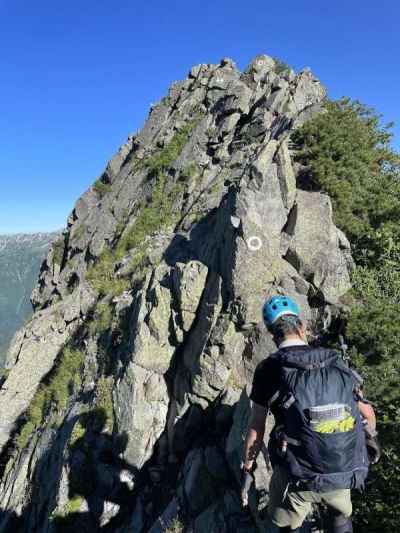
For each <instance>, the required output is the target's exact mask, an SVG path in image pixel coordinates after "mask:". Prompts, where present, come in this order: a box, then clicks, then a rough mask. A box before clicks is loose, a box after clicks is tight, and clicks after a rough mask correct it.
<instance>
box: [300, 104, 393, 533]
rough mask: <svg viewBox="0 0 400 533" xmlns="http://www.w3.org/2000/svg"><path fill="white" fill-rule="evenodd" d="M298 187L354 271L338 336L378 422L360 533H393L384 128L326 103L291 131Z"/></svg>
mask: <svg viewBox="0 0 400 533" xmlns="http://www.w3.org/2000/svg"><path fill="white" fill-rule="evenodd" d="M293 140H294V141H295V144H296V145H297V149H298V153H297V160H298V161H299V162H300V163H302V164H303V165H305V166H306V171H305V173H304V175H303V176H302V179H301V182H300V185H301V186H302V187H304V188H307V189H311V190H322V191H324V192H326V193H328V194H329V195H330V196H331V198H332V200H333V206H334V216H335V220H336V223H337V224H338V225H339V227H341V228H342V229H343V230H344V231H345V232H346V233H347V235H348V237H349V238H350V242H351V246H352V251H353V255H354V257H355V259H356V262H357V268H356V270H355V271H354V272H353V274H352V277H353V291H352V300H353V303H352V307H351V309H350V311H349V313H348V316H347V317H346V318H347V327H346V334H347V340H348V342H349V344H350V346H351V352H350V353H351V357H352V361H353V363H354V364H355V365H356V367H357V369H358V371H360V372H361V373H362V375H363V376H364V377H365V378H366V394H367V396H368V397H369V399H370V400H371V401H373V402H374V404H375V405H376V409H377V414H378V431H379V434H380V440H381V441H382V444H383V445H384V452H383V459H382V461H381V462H380V464H379V465H377V466H374V467H372V468H371V473H370V477H371V480H372V483H371V484H370V485H369V486H368V490H367V492H366V494H365V496H363V497H359V498H357V499H356V502H355V503H356V505H355V520H356V524H357V527H359V530H360V531H363V532H364V533H375V532H376V531H380V532H382V533H389V532H393V531H396V530H397V529H398V517H399V515H400V503H399V500H398V494H399V491H400V452H399V448H398V427H399V423H400V321H399V318H398V317H399V316H400V160H399V155H398V154H397V153H396V152H395V151H394V150H393V149H392V148H391V145H390V140H391V134H390V127H389V125H388V126H385V127H382V126H381V125H380V120H379V116H378V115H376V113H375V112H374V111H373V110H371V109H369V108H367V107H365V106H363V105H362V104H360V103H359V102H351V101H350V100H348V99H342V100H340V101H338V102H328V103H327V104H326V106H325V113H322V114H320V115H319V116H317V117H316V118H314V119H313V120H311V121H309V122H307V123H306V124H304V125H303V126H302V127H301V128H300V129H298V130H297V131H296V132H295V133H294V135H293Z"/></svg>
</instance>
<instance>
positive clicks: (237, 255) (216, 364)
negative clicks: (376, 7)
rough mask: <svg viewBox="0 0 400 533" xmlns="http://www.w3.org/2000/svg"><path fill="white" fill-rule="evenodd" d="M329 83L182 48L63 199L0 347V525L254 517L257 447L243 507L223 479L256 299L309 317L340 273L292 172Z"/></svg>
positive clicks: (327, 305)
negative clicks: (160, 92) (296, 134)
mask: <svg viewBox="0 0 400 533" xmlns="http://www.w3.org/2000/svg"><path fill="white" fill-rule="evenodd" d="M325 97H326V96H325V90H324V88H323V87H322V86H321V84H320V82H319V81H318V80H317V79H316V78H315V77H314V76H313V74H312V73H311V72H310V71H309V70H308V69H305V70H303V71H302V72H300V73H299V74H297V75H296V74H295V73H294V72H293V71H292V70H290V69H288V68H283V67H282V65H280V64H279V63H277V62H276V61H274V60H273V59H272V58H270V57H268V56H258V57H256V58H255V59H254V60H253V61H252V62H251V64H250V65H249V66H248V67H247V68H246V70H245V71H244V72H243V73H242V72H240V71H239V70H238V69H237V68H236V66H235V64H234V63H233V62H232V61H231V60H230V59H223V60H222V61H221V62H220V64H218V65H198V66H196V67H193V68H192V70H191V71H190V73H189V75H188V77H187V78H186V79H185V80H183V81H180V82H175V83H174V84H173V85H172V86H171V88H170V89H169V92H168V95H167V96H166V97H164V98H163V99H162V100H161V101H160V102H159V103H158V104H156V105H155V106H153V107H152V108H151V111H150V114H149V117H148V119H147V121H146V123H145V125H144V127H143V128H142V129H141V130H140V131H139V132H137V133H135V134H134V135H131V136H130V137H129V138H128V141H127V143H126V144H125V145H123V146H122V147H121V148H120V150H119V152H118V153H117V154H116V156H115V157H114V158H113V159H112V160H111V161H110V163H109V164H108V165H107V168H106V169H105V171H104V173H103V174H102V175H101V176H100V178H99V179H98V180H97V181H96V183H95V184H94V185H93V187H91V188H90V189H89V190H88V191H87V192H86V193H85V194H84V195H83V196H82V197H81V198H80V199H79V200H78V201H77V203H76V205H75V207H74V210H73V212H72V213H71V215H70V217H69V219H68V226H67V229H66V231H65V232H64V234H63V235H62V237H61V238H60V239H59V240H58V241H57V242H56V243H55V244H54V245H53V247H52V249H51V250H50V253H49V255H48V258H47V260H46V262H45V263H44V265H43V266H42V270H41V274H40V278H39V283H38V286H37V287H36V289H35V290H34V292H33V294H32V302H33V305H34V307H35V314H34V316H33V318H32V320H31V321H30V322H29V323H28V324H27V325H26V326H25V327H24V328H23V329H22V330H20V331H19V332H18V334H17V335H16V337H15V339H14V341H13V344H12V346H11V348H10V350H9V353H8V359H7V368H8V370H9V375H8V378H7V381H6V382H5V383H4V384H3V387H2V389H1V390H0V420H1V432H0V446H1V448H2V461H1V462H2V479H1V483H0V508H1V509H2V514H1V518H0V531H8V530H11V529H9V528H11V527H13V528H14V529H13V530H15V531H17V530H18V529H16V528H20V530H21V531H40V532H53V531H58V530H60V531H61V530H63V531H64V530H68V529H66V528H68V527H70V528H74V529H75V530H76V528H77V527H79V528H80V530H82V531H120V532H124V531H126V532H128V531H135V532H138V533H139V532H144V531H152V532H153V533H154V532H157V531H163V530H164V529H165V528H166V527H167V526H168V524H170V523H171V520H173V519H174V518H176V517H177V516H179V517H180V519H183V520H184V522H185V524H186V526H187V531H194V532H196V533H203V532H206V531H207V532H210V531H212V532H214V531H215V532H217V531H218V532H224V531H226V532H228V531H235V532H245V531H257V530H258V529H257V528H260V527H264V528H265V527H266V525H265V524H266V523H267V522H266V520H267V518H266V513H265V506H266V503H267V501H268V492H267V490H266V488H267V487H268V479H269V476H270V466H269V463H268V460H267V457H266V455H265V454H264V453H263V454H262V455H261V457H260V459H259V461H258V468H257V471H256V487H255V489H254V490H253V493H252V495H251V505H250V509H251V513H246V512H243V511H242V510H241V508H240V503H239V498H238V488H237V483H238V469H239V463H240V457H241V450H242V444H243V438H244V433H245V430H246V425H247V418H248V413H249V399H248V394H249V385H250V383H251V379H252V374H253V371H254V368H255V366H256V365H257V363H258V362H259V361H260V360H262V359H263V358H264V357H265V356H266V355H267V354H268V353H270V352H272V351H273V350H274V346H273V345H272V342H271V340H270V339H269V337H268V336H267V335H266V334H265V331H264V329H263V325H262V324H261V321H260V318H261V317H260V308H261V305H262V303H263V301H264V300H265V298H266V297H268V296H269V295H271V294H275V293H285V294H288V295H290V296H291V297H293V298H294V299H295V300H296V301H297V302H298V304H299V305H300V306H301V308H302V310H303V315H304V318H305V319H307V321H308V323H309V328H310V333H314V334H316V333H317V332H318V331H320V330H321V328H326V327H327V326H328V325H329V323H330V320H331V317H332V316H333V315H335V313H336V312H337V310H338V309H339V308H340V307H341V305H342V297H343V296H344V295H345V294H346V292H347V291H348V289H349V288H350V271H351V268H352V258H351V254H350V246H349V243H348V241H347V239H346V237H345V236H344V235H343V233H342V232H340V231H339V230H338V228H336V227H335V225H334V224H333V221H332V208H331V202H330V199H329V198H328V197H327V196H326V195H324V194H321V193H318V192H309V191H305V190H300V189H298V188H296V176H297V174H298V172H299V171H300V169H299V168H298V165H297V164H295V163H294V161H293V153H292V151H293V146H292V145H291V142H290V135H291V132H292V131H293V129H294V128H296V127H297V126H299V125H301V124H302V123H303V122H304V121H305V120H307V119H309V118H310V117H312V116H314V114H316V113H319V112H321V106H322V104H323V102H324V99H325ZM266 438H267V437H266ZM60 528H64V529H60ZM271 531H272V529H271Z"/></svg>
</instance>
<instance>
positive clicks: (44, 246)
mask: <svg viewBox="0 0 400 533" xmlns="http://www.w3.org/2000/svg"><path fill="white" fill-rule="evenodd" d="M57 236H58V233H36V234H16V235H0V366H2V364H3V360H4V356H5V352H6V350H7V347H8V345H9V342H10V340H11V338H12V336H13V335H14V333H15V332H16V331H17V329H18V328H19V327H21V326H22V324H23V323H24V322H25V321H26V320H27V318H29V316H30V315H31V314H32V306H31V304H30V301H29V298H30V294H31V292H32V289H33V288H34V286H35V284H36V283H37V278H38V274H39V270H40V265H41V263H42V261H43V260H44V259H45V257H46V255H47V252H48V250H49V247H50V244H51V243H52V242H53V240H54V239H55V238H56V237H57Z"/></svg>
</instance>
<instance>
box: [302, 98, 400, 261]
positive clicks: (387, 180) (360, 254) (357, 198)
mask: <svg viewBox="0 0 400 533" xmlns="http://www.w3.org/2000/svg"><path fill="white" fill-rule="evenodd" d="M390 126H391V125H390V124H389V125H387V126H384V127H382V126H381V125H380V117H379V116H378V115H377V114H376V113H375V112H374V111H373V110H372V109H370V108H368V107H366V106H364V105H362V104H360V103H359V102H352V101H350V100H349V99H346V98H344V99H341V100H339V101H336V102H327V103H326V104H325V113H321V114H320V115H318V116H317V117H315V118H314V119H312V120H310V121H308V122H306V123H305V124H304V125H303V126H302V127H301V128H299V129H298V130H296V131H295V132H294V134H293V135H292V140H293V142H294V144H295V146H296V147H297V154H296V160H297V161H298V162H300V163H302V164H303V165H306V167H307V171H306V173H305V174H304V176H303V178H302V180H301V181H302V183H301V184H300V185H301V186H303V187H304V188H307V189H312V190H322V191H323V192H326V193H327V194H329V196H330V197H331V199H332V201H333V207H334V216H335V221H336V223H337V224H338V225H339V226H340V227H341V229H343V231H344V232H345V233H346V234H347V236H348V237H349V238H350V240H351V242H352V246H353V252H354V253H355V254H356V259H357V260H359V261H361V259H363V258H364V260H366V261H367V262H368V260H373V259H374V256H375V255H376V252H377V251H378V253H379V250H380V249H381V246H380V245H379V239H380V234H379V231H381V230H382V229H385V227H387V228H391V230H392V231H393V232H394V233H395V235H396V239H398V236H399V231H400V229H399V228H400V226H399V222H400V209H399V208H400V181H399V180H398V179H397V178H396V176H397V177H398V173H399V168H400V167H399V156H398V154H396V153H395V152H394V151H393V150H392V149H391V147H390V141H391V133H390ZM377 232H378V233H377Z"/></svg>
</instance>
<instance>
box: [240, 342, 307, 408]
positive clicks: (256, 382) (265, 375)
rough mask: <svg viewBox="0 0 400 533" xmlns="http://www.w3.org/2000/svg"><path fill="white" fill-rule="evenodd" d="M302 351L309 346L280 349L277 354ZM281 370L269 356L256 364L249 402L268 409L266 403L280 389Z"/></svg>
mask: <svg viewBox="0 0 400 533" xmlns="http://www.w3.org/2000/svg"><path fill="white" fill-rule="evenodd" d="M304 350H310V346H308V345H307V344H305V345H301V346H290V347H289V346H288V347H287V348H280V350H279V352H283V353H284V352H286V351H291V352H292V351H304ZM275 353H277V352H275ZM281 368H282V367H281V364H280V362H279V360H278V359H277V358H275V357H271V356H270V357H267V358H266V359H264V360H263V361H261V363H258V365H257V367H256V370H255V372H254V378H253V386H252V389H251V394H250V400H252V401H253V402H254V403H257V404H258V405H262V406H263V407H268V402H269V401H270V400H271V398H273V396H274V395H275V394H276V393H277V392H278V390H279V388H280V385H281ZM272 411H274V410H272Z"/></svg>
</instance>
